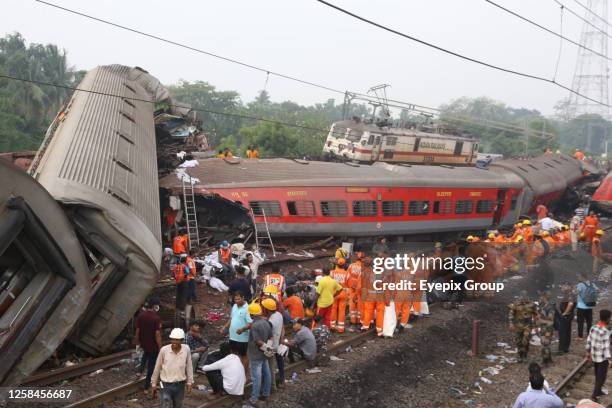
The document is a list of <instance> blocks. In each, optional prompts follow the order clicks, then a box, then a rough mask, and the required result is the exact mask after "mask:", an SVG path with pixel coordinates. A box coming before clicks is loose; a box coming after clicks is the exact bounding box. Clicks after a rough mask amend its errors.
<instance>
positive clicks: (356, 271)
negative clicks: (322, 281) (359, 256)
mask: <svg viewBox="0 0 612 408" xmlns="http://www.w3.org/2000/svg"><path fill="white" fill-rule="evenodd" d="M361 268H362V264H361V261H360V260H357V261H355V262H353V263H352V264H350V265H349V267H348V272H349V289H350V292H349V316H350V317H351V324H357V323H359V322H360V321H361V314H362V309H363V305H362V302H361Z"/></svg>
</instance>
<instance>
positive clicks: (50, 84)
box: [0, 74, 328, 132]
mask: <svg viewBox="0 0 612 408" xmlns="http://www.w3.org/2000/svg"><path fill="white" fill-rule="evenodd" d="M0 78H5V79H10V80H13V81H20V82H28V83H32V84H37V85H44V86H52V87H56V88H63V89H68V90H72V91H79V92H86V93H89V94H93V95H100V96H109V97H113V98H120V99H128V100H131V101H138V102H146V103H150V104H153V105H155V104H157V102H156V101H152V100H149V99H142V98H134V97H128V96H123V95H116V94H112V93H108V92H100V91H93V90H91V89H82V88H78V87H74V86H68V85H62V84H54V83H51V82H45V81H38V80H35V79H26V78H18V77H14V76H10V75H3V74H0ZM170 106H173V107H177V108H185V109H190V110H193V111H196V112H205V113H210V114H213V115H222V116H230V117H237V118H242V119H250V120H255V121H259V122H267V123H274V124H278V125H283V126H288V127H294V128H300V129H306V130H313V131H317V132H328V130H327V129H321V128H316V127H312V126H305V125H298V124H295V123H288V122H282V121H279V120H275V119H267V118H262V117H257V116H250V115H244V114H241V113H234V112H220V111H214V110H210V109H204V108H194V107H192V106H188V105H179V104H172V105H170Z"/></svg>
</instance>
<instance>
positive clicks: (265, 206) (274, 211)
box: [249, 201, 283, 217]
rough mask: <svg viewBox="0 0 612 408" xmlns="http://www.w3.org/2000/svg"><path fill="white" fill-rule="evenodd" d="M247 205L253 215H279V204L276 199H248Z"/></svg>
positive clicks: (281, 213) (280, 214)
mask: <svg viewBox="0 0 612 408" xmlns="http://www.w3.org/2000/svg"><path fill="white" fill-rule="evenodd" d="M249 206H250V207H251V209H252V210H253V214H254V215H258V216H260V217H261V216H264V215H265V216H266V217H281V216H282V215H283V212H282V211H281V205H280V202H278V201H249Z"/></svg>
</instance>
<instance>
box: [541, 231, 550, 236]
mask: <svg viewBox="0 0 612 408" xmlns="http://www.w3.org/2000/svg"><path fill="white" fill-rule="evenodd" d="M540 235H541V236H543V237H547V236H549V235H550V234H549V233H548V231H542V232H541V233H540Z"/></svg>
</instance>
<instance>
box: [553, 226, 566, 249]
mask: <svg viewBox="0 0 612 408" xmlns="http://www.w3.org/2000/svg"><path fill="white" fill-rule="evenodd" d="M553 238H554V239H555V241H556V242H557V246H559V247H563V246H565V245H569V243H570V231H569V227H568V226H567V225H563V226H562V227H561V230H560V231H558V232H557V233H555V234H554V236H553Z"/></svg>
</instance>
